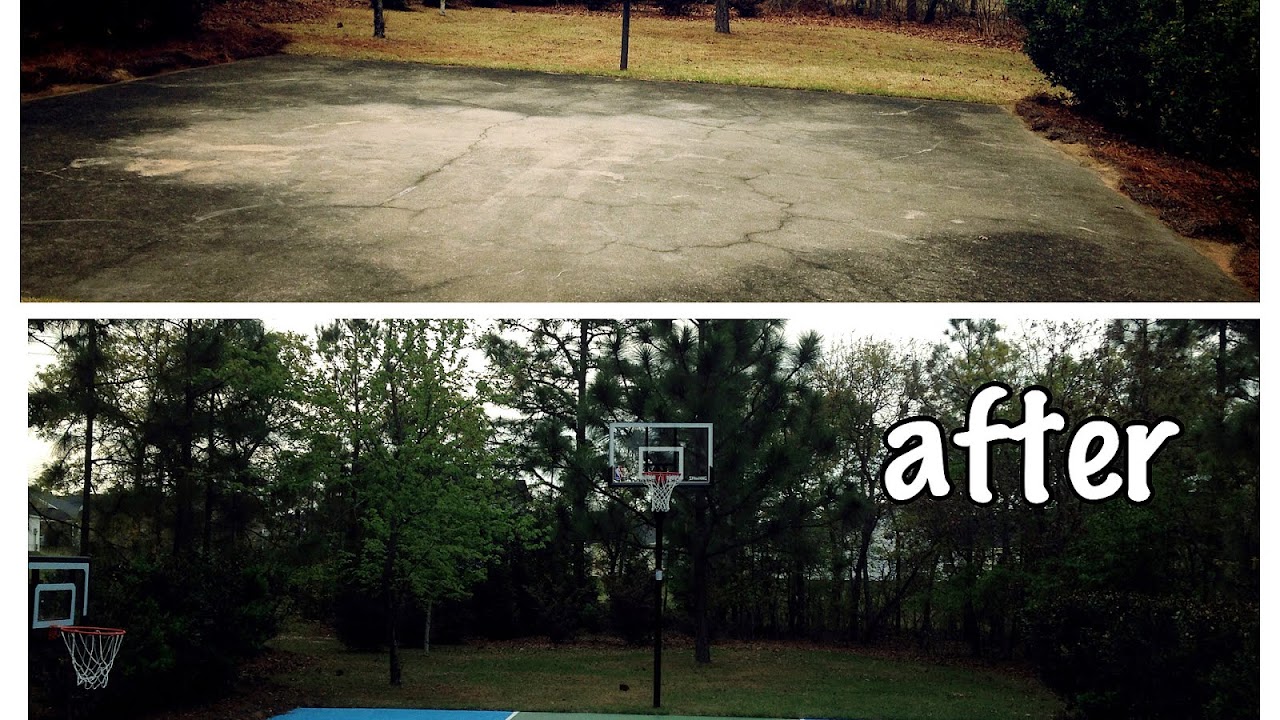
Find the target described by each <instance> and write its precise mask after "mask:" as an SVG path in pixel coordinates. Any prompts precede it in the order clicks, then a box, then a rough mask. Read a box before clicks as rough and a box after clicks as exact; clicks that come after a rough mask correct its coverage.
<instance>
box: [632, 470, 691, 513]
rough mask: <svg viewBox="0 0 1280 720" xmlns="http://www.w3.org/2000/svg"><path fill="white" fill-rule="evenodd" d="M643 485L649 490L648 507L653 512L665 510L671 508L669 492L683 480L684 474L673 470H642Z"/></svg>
mask: <svg viewBox="0 0 1280 720" xmlns="http://www.w3.org/2000/svg"><path fill="white" fill-rule="evenodd" d="M640 475H641V477H643V478H644V486H645V488H647V489H648V491H649V507H650V509H652V510H653V512H667V511H668V510H670V509H671V493H672V491H673V490H675V489H676V486H677V485H679V484H680V483H681V482H682V481H683V480H684V476H683V475H681V474H680V473H674V472H644V473H641V474H640Z"/></svg>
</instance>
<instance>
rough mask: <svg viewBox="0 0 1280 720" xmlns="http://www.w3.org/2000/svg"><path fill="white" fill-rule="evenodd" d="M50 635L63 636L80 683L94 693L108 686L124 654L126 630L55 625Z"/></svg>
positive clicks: (78, 683)
mask: <svg viewBox="0 0 1280 720" xmlns="http://www.w3.org/2000/svg"><path fill="white" fill-rule="evenodd" d="M49 632H50V634H54V633H57V634H60V635H62V641H63V642H64V643H66V645H67V650H68V652H70V653H71V664H72V665H73V666H74V667H75V669H76V684H77V685H79V686H80V687H83V688H88V689H90V690H100V689H102V688H104V687H106V686H107V675H108V674H110V673H111V666H112V665H113V664H114V663H115V661H116V653H117V652H119V651H120V642H121V641H122V640H124V630H120V629H118V628H102V627H88V626H85V625H62V626H58V625H54V626H52V627H50V628H49Z"/></svg>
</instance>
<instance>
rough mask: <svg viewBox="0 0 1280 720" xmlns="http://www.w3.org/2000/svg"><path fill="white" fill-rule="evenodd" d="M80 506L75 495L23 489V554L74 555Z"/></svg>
mask: <svg viewBox="0 0 1280 720" xmlns="http://www.w3.org/2000/svg"><path fill="white" fill-rule="evenodd" d="M82 507H83V506H82V504H81V499H80V498H79V497H77V496H74V495H69V496H62V495H54V494H53V493H48V492H45V491H43V490H36V489H34V488H27V552H29V553H37V554H40V555H74V554H75V553H76V547H77V544H78V542H79V540H78V538H79V536H80V510H81V508H82Z"/></svg>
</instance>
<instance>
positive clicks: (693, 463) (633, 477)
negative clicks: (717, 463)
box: [609, 422, 714, 487]
mask: <svg viewBox="0 0 1280 720" xmlns="http://www.w3.org/2000/svg"><path fill="white" fill-rule="evenodd" d="M713 446H714V438H713V436H712V429H711V423H639V422H621V423H610V425H609V484H610V485H613V486H614V487H644V485H645V483H644V480H643V478H642V473H645V472H651V473H652V472H666V473H678V474H679V475H680V476H681V484H685V485H709V484H710V483H711V471H712V465H713V463H712V455H713V449H714V447H713Z"/></svg>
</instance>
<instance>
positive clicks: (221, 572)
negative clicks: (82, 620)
mask: <svg viewBox="0 0 1280 720" xmlns="http://www.w3.org/2000/svg"><path fill="white" fill-rule="evenodd" d="M94 578H95V581H94V586H93V590H94V598H95V600H94V604H95V609H94V615H93V617H92V621H93V623H94V624H99V625H105V626H109V627H123V628H125V629H126V630H127V631H128V634H127V635H126V636H125V639H124V642H123V644H122V645H121V649H120V654H119V656H118V657H117V658H116V663H115V666H114V668H113V669H112V671H111V683H110V685H109V686H108V690H109V695H107V696H105V697H104V698H103V700H104V703H106V704H107V705H108V706H110V707H113V706H115V705H117V704H118V705H120V706H128V707H129V708H130V709H131V710H132V709H136V708H137V707H138V706H139V704H140V703H143V704H155V705H157V706H161V705H173V704H180V703H184V702H189V701H192V700H198V699H202V698H208V697H213V696H216V695H218V694H220V693H224V692H226V691H227V690H228V689H229V688H230V687H231V684H232V682H233V681H234V680H235V678H236V676H237V672H238V669H239V665H240V663H241V662H242V661H244V660H246V659H248V658H250V657H252V656H254V655H256V654H257V653H258V652H260V651H261V650H262V648H263V647H264V644H265V643H266V641H267V640H269V639H271V638H272V637H274V636H275V634H276V631H277V630H278V628H279V617H280V612H279V606H278V604H277V591H278V588H279V585H280V583H279V577H278V576H277V575H276V573H274V572H273V571H271V570H270V569H268V568H267V567H266V566H265V565H263V564H260V563H258V562H255V561H254V560H253V559H252V558H239V559H236V560H232V559H217V560H192V561H190V562H179V561H177V560H173V559H165V560H161V561H150V560H135V561H133V562H132V563H130V564H127V565H120V566H116V567H106V566H105V565H104V566H103V567H102V568H101V569H98V568H95V573H94Z"/></svg>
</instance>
